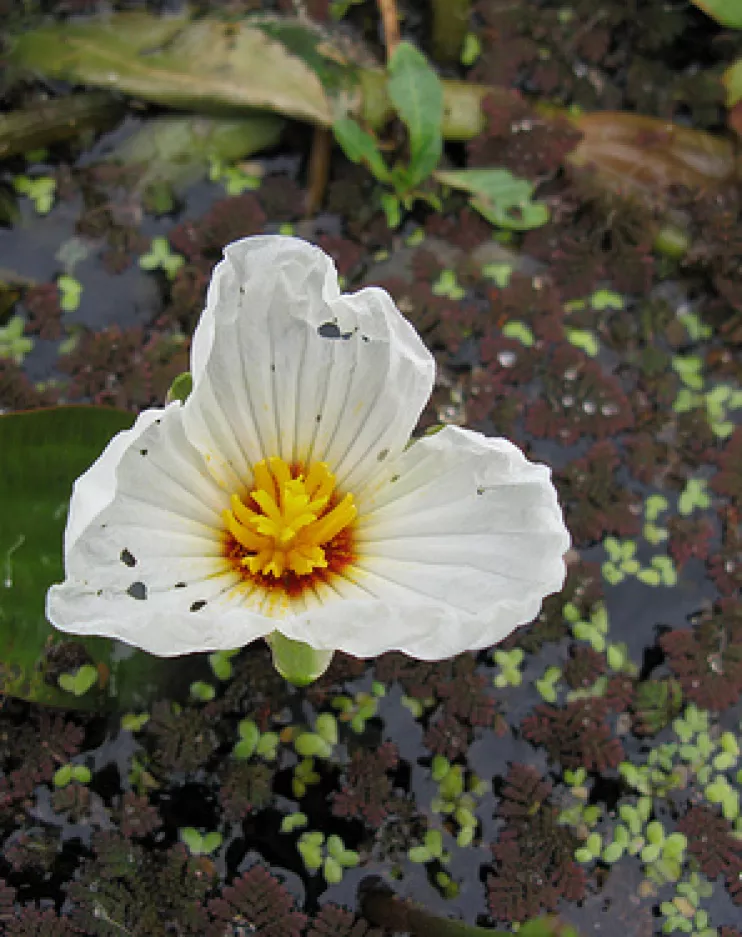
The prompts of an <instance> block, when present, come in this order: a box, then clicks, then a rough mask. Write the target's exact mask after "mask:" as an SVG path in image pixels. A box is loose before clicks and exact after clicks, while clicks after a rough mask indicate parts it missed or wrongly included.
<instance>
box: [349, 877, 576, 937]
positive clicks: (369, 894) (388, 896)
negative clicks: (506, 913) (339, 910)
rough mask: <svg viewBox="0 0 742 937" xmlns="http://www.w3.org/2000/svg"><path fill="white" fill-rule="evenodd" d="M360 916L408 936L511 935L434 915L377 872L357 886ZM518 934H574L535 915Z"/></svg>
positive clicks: (568, 936) (534, 936) (569, 936)
mask: <svg viewBox="0 0 742 937" xmlns="http://www.w3.org/2000/svg"><path fill="white" fill-rule="evenodd" d="M358 897H359V903H360V906H361V911H362V913H363V916H364V917H365V918H366V919H367V920H368V921H370V922H371V923H372V924H374V925H375V926H377V927H383V928H386V929H389V930H392V931H401V932H406V933H408V934H410V937H512V931H509V930H507V931H501V930H491V929H490V928H485V927H477V926H476V925H474V924H465V923H464V922H463V921H454V920H451V919H450V918H442V917H437V916H436V915H434V914H431V913H430V912H429V911H426V910H425V909H424V908H421V907H420V906H419V905H416V904H413V903H412V902H411V901H406V900H404V899H403V898H400V897H398V896H397V895H395V894H394V892H393V891H392V890H391V889H390V888H388V887H387V886H386V885H385V884H384V883H383V882H382V880H381V879H380V878H379V877H378V876H367V877H366V878H364V879H363V881H362V882H361V884H360V887H359V889H358ZM518 935H519V937H578V935H577V933H576V931H575V930H574V929H573V928H572V927H570V926H569V925H567V924H564V923H563V922H561V921H560V920H559V919H558V918H548V917H543V918H537V919H535V920H533V921H528V922H527V923H525V924H523V925H522V926H521V927H520V929H519V931H518Z"/></svg>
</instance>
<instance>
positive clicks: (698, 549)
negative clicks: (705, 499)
mask: <svg viewBox="0 0 742 937" xmlns="http://www.w3.org/2000/svg"><path fill="white" fill-rule="evenodd" d="M667 528H668V531H669V534H670V539H669V541H668V544H667V551H668V553H669V554H670V556H671V557H672V558H673V560H674V562H675V566H676V567H677V569H678V571H680V570H681V569H682V568H683V567H684V566H685V564H686V563H687V562H688V560H690V559H697V560H705V559H707V558H708V555H709V553H710V552H711V540H712V538H713V536H714V525H713V523H712V522H711V521H710V520H709V518H708V517H671V518H670V520H669V521H668V524H667Z"/></svg>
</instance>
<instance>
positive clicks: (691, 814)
mask: <svg viewBox="0 0 742 937" xmlns="http://www.w3.org/2000/svg"><path fill="white" fill-rule="evenodd" d="M677 829H678V832H679V833H683V834H684V835H685V836H686V837H687V839H688V851H689V852H690V853H691V855H692V856H695V858H696V859H697V860H698V864H699V865H700V866H701V871H702V872H703V874H704V875H706V876H708V878H712V879H713V878H716V877H717V875H721V874H722V873H723V874H725V875H726V874H728V873H730V872H734V871H736V869H737V867H738V865H739V862H740V860H741V859H742V842H740V840H739V839H737V838H736V837H735V835H734V828H733V827H732V824H731V823H730V822H729V821H728V820H726V819H725V818H724V817H722V816H719V814H718V813H717V812H716V811H715V810H713V809H711V808H710V807H707V806H705V805H704V804H700V805H697V806H696V805H693V806H691V807H689V809H688V812H687V813H686V814H685V816H684V817H681V818H680V820H678V824H677Z"/></svg>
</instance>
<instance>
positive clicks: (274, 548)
mask: <svg viewBox="0 0 742 937" xmlns="http://www.w3.org/2000/svg"><path fill="white" fill-rule="evenodd" d="M253 474H254V477H255V487H254V488H253V490H252V491H251V492H250V496H249V498H248V499H247V503H245V502H243V501H242V499H241V498H240V497H239V496H238V495H232V499H231V510H225V511H224V523H225V524H226V526H227V529H228V530H229V532H230V534H231V535H232V536H233V537H234V539H235V540H236V541H237V543H239V544H240V546H242V547H243V548H244V549H245V551H246V553H247V555H246V556H245V557H244V558H243V559H242V564H243V566H245V567H246V568H247V569H249V570H250V572H251V573H262V574H263V575H264V576H275V577H276V578H277V579H279V578H280V577H281V576H283V575H284V573H286V572H292V573H295V574H296V575H297V576H304V575H306V574H307V573H311V572H312V570H313V569H315V568H317V567H326V566H327V559H326V557H325V551H324V550H323V545H324V544H327V543H329V541H330V540H332V539H333V537H335V536H337V534H339V533H340V531H342V530H344V529H345V528H346V527H347V526H348V525H349V524H351V523H352V522H353V521H354V520H355V517H356V514H357V513H358V511H357V509H356V506H355V504H354V503H353V495H351V494H347V495H345V497H344V498H343V499H342V501H340V502H339V503H338V504H336V505H335V506H334V507H333V508H332V509H330V510H327V508H328V505H329V503H330V499H331V497H332V494H333V492H334V490H335V476H334V475H333V474H332V473H331V472H330V470H329V469H328V468H327V465H326V464H325V463H324V462H313V463H312V464H311V465H310V466H309V468H308V470H307V471H306V472H304V473H301V474H298V475H297V476H296V477H293V476H292V474H291V468H290V467H289V465H288V464H287V463H286V462H284V460H283V459H279V458H272V459H268V460H266V461H263V462H258V463H257V465H255V466H254V467H253ZM250 503H252V505H254V506H255V507H254V508H253V507H248V504H250Z"/></svg>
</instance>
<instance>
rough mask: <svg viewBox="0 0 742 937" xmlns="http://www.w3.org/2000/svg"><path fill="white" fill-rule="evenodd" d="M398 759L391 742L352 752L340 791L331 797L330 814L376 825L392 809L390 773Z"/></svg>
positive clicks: (395, 749) (394, 746)
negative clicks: (371, 749) (370, 749)
mask: <svg viewBox="0 0 742 937" xmlns="http://www.w3.org/2000/svg"><path fill="white" fill-rule="evenodd" d="M398 761H399V752H398V751H397V747H396V745H394V744H392V743H391V742H384V743H383V744H382V745H380V746H379V747H378V748H376V749H374V750H373V751H367V750H366V749H357V750H356V751H355V752H353V755H352V756H351V760H350V764H349V765H348V767H347V769H346V771H345V777H344V779H343V780H342V782H341V787H340V790H339V791H337V792H336V793H335V794H334V796H333V801H332V812H333V814H334V815H335V816H336V817H351V818H356V819H360V820H363V821H364V822H365V823H366V824H367V825H368V826H370V827H378V826H379V825H380V824H381V823H382V821H383V820H384V819H385V818H386V817H387V816H388V814H389V811H390V809H391V805H392V794H393V788H392V780H391V778H390V777H389V772H390V771H393V770H394V769H395V768H396V767H397V763H398Z"/></svg>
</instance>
